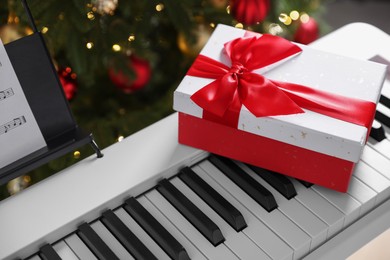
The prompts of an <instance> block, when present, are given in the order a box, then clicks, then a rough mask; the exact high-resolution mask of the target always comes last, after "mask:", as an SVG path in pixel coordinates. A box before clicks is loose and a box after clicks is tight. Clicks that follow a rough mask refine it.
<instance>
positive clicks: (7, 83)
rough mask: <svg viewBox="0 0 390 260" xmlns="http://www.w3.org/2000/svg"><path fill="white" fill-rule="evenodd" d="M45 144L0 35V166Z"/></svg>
mask: <svg viewBox="0 0 390 260" xmlns="http://www.w3.org/2000/svg"><path fill="white" fill-rule="evenodd" d="M45 146H46V142H45V139H44V137H43V135H42V132H41V130H40V128H39V126H38V123H37V121H36V120H35V117H34V115H33V113H32V111H31V108H30V106H29V104H28V101H27V99H26V96H25V94H24V92H23V89H22V86H21V85H20V82H19V80H18V78H17V76H16V74H15V71H14V68H13V67H12V64H11V62H10V59H9V57H8V54H7V52H6V50H5V48H4V45H3V43H2V41H1V39H0V169H1V168H3V167H4V166H7V165H9V164H10V163H13V162H15V161H17V160H18V159H21V158H23V157H25V156H27V155H29V154H30V153H32V152H35V151H37V150H39V149H41V148H43V147H45Z"/></svg>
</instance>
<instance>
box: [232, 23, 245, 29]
mask: <svg viewBox="0 0 390 260" xmlns="http://www.w3.org/2000/svg"><path fill="white" fill-rule="evenodd" d="M234 27H236V28H239V29H242V28H244V25H243V24H242V23H238V24H236V25H235V26H234Z"/></svg>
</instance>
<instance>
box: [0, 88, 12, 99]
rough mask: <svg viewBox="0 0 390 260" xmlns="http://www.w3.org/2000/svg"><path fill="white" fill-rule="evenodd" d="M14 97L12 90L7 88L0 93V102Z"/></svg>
mask: <svg viewBox="0 0 390 260" xmlns="http://www.w3.org/2000/svg"><path fill="white" fill-rule="evenodd" d="M13 95H14V91H13V90H12V88H7V89H6V90H3V91H0V101H1V100H3V99H6V98H8V97H10V96H13Z"/></svg>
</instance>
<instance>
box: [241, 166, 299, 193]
mask: <svg viewBox="0 0 390 260" xmlns="http://www.w3.org/2000/svg"><path fill="white" fill-rule="evenodd" d="M248 166H249V168H251V169H252V170H253V171H254V172H256V173H257V174H258V175H259V176H260V177H261V178H263V179H264V180H265V181H266V182H268V183H269V185H271V186H272V187H274V188H275V189H276V190H277V191H279V192H280V193H281V194H282V195H283V196H284V197H285V198H286V199H291V198H294V197H295V196H296V195H297V191H296V190H295V187H294V185H293V183H292V182H291V181H290V180H289V179H288V178H287V177H286V176H283V175H282V174H279V173H276V172H273V171H269V170H266V169H263V168H260V167H256V166H252V165H248Z"/></svg>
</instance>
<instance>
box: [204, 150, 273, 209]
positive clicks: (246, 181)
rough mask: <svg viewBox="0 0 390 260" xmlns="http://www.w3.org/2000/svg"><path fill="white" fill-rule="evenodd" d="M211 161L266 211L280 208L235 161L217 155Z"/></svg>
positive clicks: (268, 193) (261, 186)
mask: <svg viewBox="0 0 390 260" xmlns="http://www.w3.org/2000/svg"><path fill="white" fill-rule="evenodd" d="M209 161H210V162H211V163H212V164H214V165H215V166H216V167H217V168H218V169H219V170H221V172H223V173H224V174H225V175H226V176H227V177H229V178H230V179H231V180H232V181H233V182H234V183H236V184H237V185H238V186H239V187H240V188H241V189H242V190H244V191H245V192H246V193H247V194H248V195H249V196H251V197H252V198H253V199H254V200H255V201H256V202H257V203H259V204H260V205H261V206H262V207H263V208H264V209H265V210H267V211H268V212H271V211H272V210H274V209H276V208H277V207H278V205H277V204H276V201H275V198H274V196H273V195H272V193H271V192H270V191H269V190H267V189H266V188H265V187H264V186H263V185H261V184H260V183H258V182H257V181H256V180H255V179H253V178H252V177H251V176H249V174H247V173H246V172H245V171H244V170H243V169H241V168H240V167H239V166H238V165H237V164H235V163H234V162H233V161H231V160H229V159H227V158H224V157H220V156H216V155H211V156H210V157H209Z"/></svg>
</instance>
